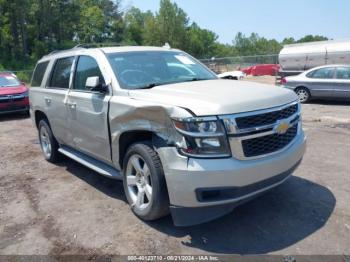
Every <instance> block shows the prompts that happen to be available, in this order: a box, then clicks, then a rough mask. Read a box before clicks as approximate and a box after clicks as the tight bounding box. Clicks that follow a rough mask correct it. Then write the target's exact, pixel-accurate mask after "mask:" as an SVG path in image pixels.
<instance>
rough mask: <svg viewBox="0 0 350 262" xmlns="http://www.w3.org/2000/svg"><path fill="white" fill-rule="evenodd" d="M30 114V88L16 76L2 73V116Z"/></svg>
mask: <svg viewBox="0 0 350 262" xmlns="http://www.w3.org/2000/svg"><path fill="white" fill-rule="evenodd" d="M10 112H24V113H27V114H28V113H29V98H28V88H27V87H26V85H25V84H24V83H21V82H20V81H19V80H18V79H17V77H16V76H15V75H14V74H11V73H0V114H4V113H10Z"/></svg>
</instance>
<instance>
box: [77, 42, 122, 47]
mask: <svg viewBox="0 0 350 262" xmlns="http://www.w3.org/2000/svg"><path fill="white" fill-rule="evenodd" d="M107 46H125V44H122V43H114V42H104V43H86V44H78V45H76V46H74V47H73V48H98V47H107Z"/></svg>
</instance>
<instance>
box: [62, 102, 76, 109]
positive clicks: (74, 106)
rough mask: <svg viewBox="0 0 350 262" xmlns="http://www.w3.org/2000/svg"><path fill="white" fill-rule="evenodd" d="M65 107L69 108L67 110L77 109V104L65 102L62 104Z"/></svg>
mask: <svg viewBox="0 0 350 262" xmlns="http://www.w3.org/2000/svg"><path fill="white" fill-rule="evenodd" d="M64 104H65V105H67V106H69V108H71V109H75V108H76V107H77V103H68V102H65V103H64Z"/></svg>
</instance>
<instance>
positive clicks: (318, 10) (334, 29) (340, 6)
mask: <svg viewBox="0 0 350 262" xmlns="http://www.w3.org/2000/svg"><path fill="white" fill-rule="evenodd" d="M175 2H176V3H177V4H178V5H179V6H180V7H181V8H182V9H183V10H185V12H186V13H187V14H188V16H189V17H190V18H191V21H194V22H196V23H197V24H199V25H200V26H201V27H203V28H206V29H210V30H212V31H214V32H215V33H216V34H217V35H218V36H219V41H220V42H222V43H231V42H232V40H233V38H234V36H235V35H236V33H237V32H239V31H241V32H243V33H245V34H246V35H249V34H250V33H251V32H256V33H258V34H259V35H260V36H264V37H266V38H275V39H277V40H279V41H281V40H282V39H283V38H285V37H289V36H290V37H294V38H296V39H298V38H301V37H303V36H305V35H307V34H314V35H315V34H319V35H324V36H327V37H329V38H333V39H345V38H349V39H350V0H332V1H331V0H248V1H247V0H245V1H243V0H175ZM123 4H124V7H125V8H129V7H131V6H135V7H138V8H140V9H141V10H143V11H146V10H151V11H157V10H158V8H159V0H123Z"/></svg>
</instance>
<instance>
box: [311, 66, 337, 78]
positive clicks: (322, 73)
mask: <svg viewBox="0 0 350 262" xmlns="http://www.w3.org/2000/svg"><path fill="white" fill-rule="evenodd" d="M334 70H335V69H334V67H326V68H321V69H317V70H315V71H312V72H310V73H308V74H307V77H310V78H318V79H331V78H333V76H334Z"/></svg>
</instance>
